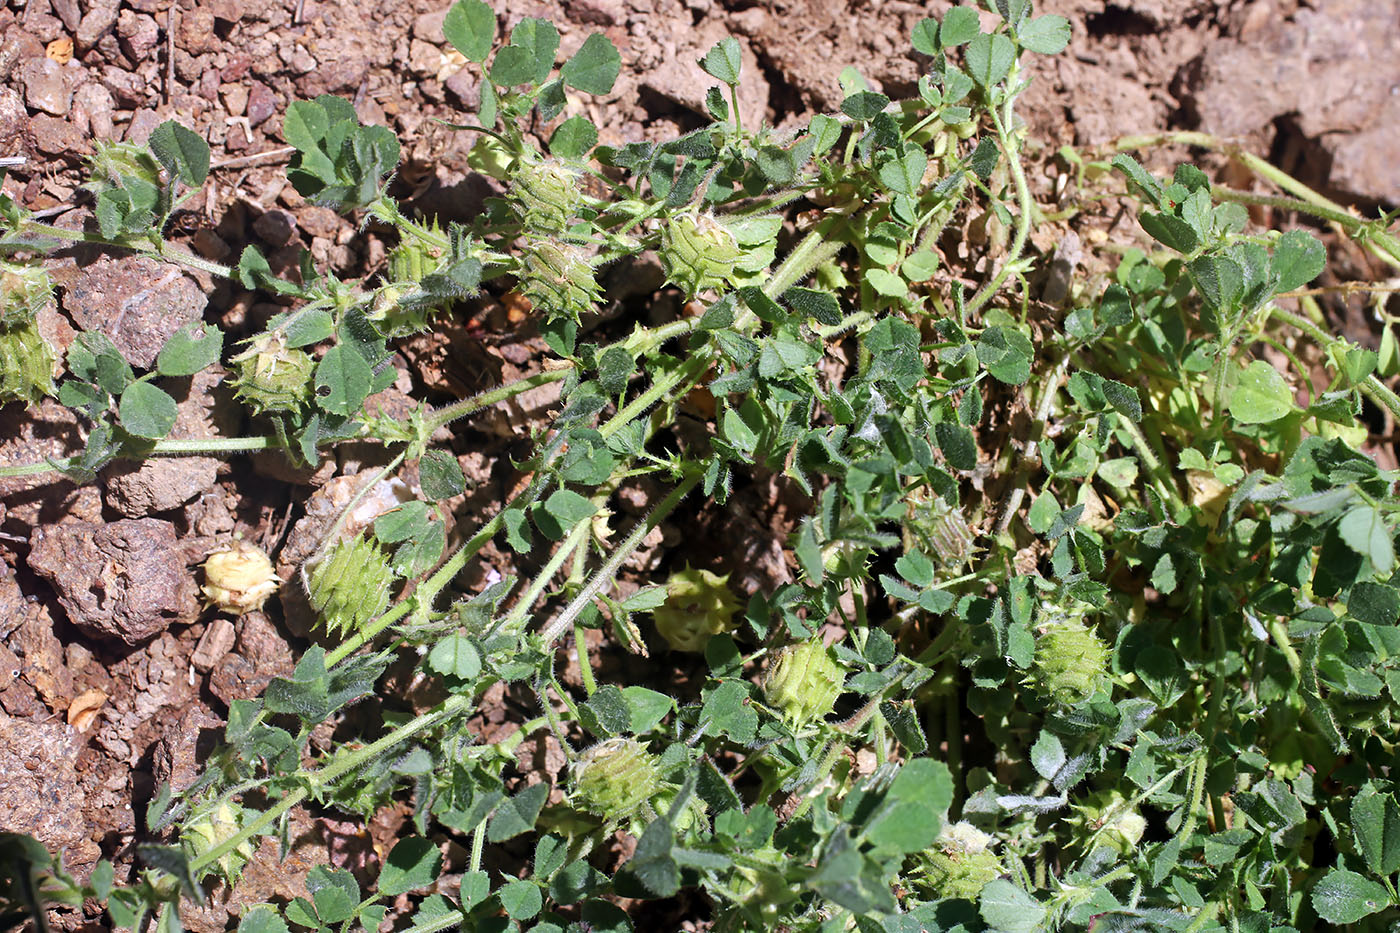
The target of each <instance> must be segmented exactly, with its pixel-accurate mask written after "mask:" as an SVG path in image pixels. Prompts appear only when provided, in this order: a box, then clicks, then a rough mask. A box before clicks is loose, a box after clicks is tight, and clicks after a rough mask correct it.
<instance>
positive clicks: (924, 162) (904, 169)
mask: <svg viewBox="0 0 1400 933" xmlns="http://www.w3.org/2000/svg"><path fill="white" fill-rule="evenodd" d="M926 168H928V154H927V153H925V152H924V150H923V149H921V148H919V147H918V146H910V147H908V148H906V149H905V150H904V154H903V155H901V156H899V157H898V158H894V159H891V160H889V161H888V162H886V163H885V164H884V165H882V166H880V170H879V173H878V174H879V176H880V183H881V184H883V185H884V186H885V187H886V188H888V189H889V190H891V191H893V192H894V193H895V194H903V195H907V196H909V197H911V198H912V197H914V196H916V195H917V194H918V193H919V188H920V187H921V186H922V184H923V180H924V170H925V169H926Z"/></svg>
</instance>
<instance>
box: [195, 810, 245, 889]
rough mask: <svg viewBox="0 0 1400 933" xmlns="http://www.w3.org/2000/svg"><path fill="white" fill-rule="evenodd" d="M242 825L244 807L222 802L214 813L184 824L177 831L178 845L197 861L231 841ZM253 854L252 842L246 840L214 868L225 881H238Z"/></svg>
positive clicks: (223, 857)
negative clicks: (181, 844) (215, 848)
mask: <svg viewBox="0 0 1400 933" xmlns="http://www.w3.org/2000/svg"><path fill="white" fill-rule="evenodd" d="M242 824H243V808H242V807H241V806H239V805H238V804H232V803H221V804H219V806H218V807H217V808H216V809H215V810H214V812H212V813H209V814H206V815H205V816H202V817H200V818H199V819H197V820H195V821H194V822H191V823H186V824H185V827H184V829H183V830H181V832H180V842H181V843H183V844H184V847H185V852H186V854H187V855H188V856H189V858H190V859H196V858H199V857H200V856H201V855H203V854H204V853H205V852H208V851H209V850H210V849H212V848H214V847H215V846H217V845H219V844H220V843H222V842H225V841H226V840H228V839H232V838H233V837H234V835H235V834H236V833H237V832H238V830H239V829H240V828H241V827H242ZM255 851H256V849H255V848H254V845H253V841H252V840H251V839H245V840H243V841H242V842H240V843H239V844H238V846H237V847H235V848H234V849H232V850H231V851H229V852H227V853H225V854H224V855H221V856H219V857H218V858H217V859H215V860H214V868H215V869H216V870H217V871H218V872H219V874H220V875H221V876H222V877H223V878H224V879H225V880H226V881H228V882H230V883H232V882H233V881H236V880H237V879H238V876H239V875H240V874H241V873H242V872H243V866H244V865H246V864H248V860H249V859H251V858H252V857H253V853H254V852H255Z"/></svg>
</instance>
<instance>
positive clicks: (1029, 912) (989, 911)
mask: <svg viewBox="0 0 1400 933" xmlns="http://www.w3.org/2000/svg"><path fill="white" fill-rule="evenodd" d="M978 909H979V910H980V912H981V914H982V919H983V920H985V921H987V925H988V926H989V927H991V928H992V929H994V930H1000V931H1002V933H1033V931H1035V930H1039V929H1041V924H1042V923H1043V922H1044V920H1045V905H1044V904H1042V903H1040V902H1039V901H1037V900H1036V899H1035V898H1034V897H1031V896H1030V895H1029V894H1027V893H1026V892H1025V891H1022V890H1021V889H1020V888H1018V887H1016V885H1014V884H1012V883H1011V882H1010V881H1003V880H1001V879H998V880H996V881H991V882H989V883H988V884H987V885H986V887H984V888H982V892H981V899H980V902H979V905H978Z"/></svg>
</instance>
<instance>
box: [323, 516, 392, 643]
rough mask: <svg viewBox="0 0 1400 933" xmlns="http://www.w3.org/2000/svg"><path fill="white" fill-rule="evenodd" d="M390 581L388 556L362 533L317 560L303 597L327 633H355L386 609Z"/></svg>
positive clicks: (331, 549) (335, 545)
mask: <svg viewBox="0 0 1400 933" xmlns="http://www.w3.org/2000/svg"><path fill="white" fill-rule="evenodd" d="M394 579H395V574H394V570H393V568H392V567H390V566H389V559H388V557H387V556H386V555H385V554H384V552H383V551H382V550H381V549H380V548H379V545H377V544H375V543H374V542H373V541H371V540H369V538H368V537H367V536H366V535H365V534H364V533H363V532H362V533H360V534H358V535H356V536H355V537H353V538H348V539H345V540H342V541H338V542H336V543H335V544H334V545H332V546H331V548H330V549H329V550H328V551H327V552H326V553H325V554H323V555H322V556H321V557H320V559H319V560H318V561H317V563H316V566H315V567H313V568H312V569H311V583H310V585H309V586H308V587H307V595H308V596H309V597H310V598H311V605H312V606H313V607H315V609H316V611H317V612H319V613H320V614H321V619H322V621H323V622H324V623H325V626H326V630H327V631H328V632H356V631H359V630H360V629H361V628H363V627H364V626H365V625H367V624H369V622H370V621H371V620H373V619H374V618H375V616H378V615H379V614H380V613H382V612H383V611H384V610H385V609H387V608H389V590H390V587H392V586H393V583H394Z"/></svg>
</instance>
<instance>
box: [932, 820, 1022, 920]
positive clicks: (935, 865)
mask: <svg viewBox="0 0 1400 933" xmlns="http://www.w3.org/2000/svg"><path fill="white" fill-rule="evenodd" d="M991 842H992V837H991V836H989V835H987V834H986V833H984V832H982V831H981V830H980V829H978V828H977V827H975V826H973V825H972V824H971V823H954V824H953V825H951V826H944V827H943V831H942V832H941V833H939V835H938V841H937V842H935V843H934V845H933V847H932V848H931V849H929V850H928V851H927V852H926V853H924V854H923V857H922V858H921V859H920V866H919V867H920V869H921V872H920V873H921V874H922V876H923V877H922V880H921V883H922V884H924V885H927V886H928V887H929V889H930V890H931V891H933V892H934V893H935V894H936V895H937V896H938V897H940V898H945V897H946V898H958V899H961V900H967V901H975V900H977V896H978V895H979V894H981V893H982V888H983V887H984V886H986V884H987V883H988V882H990V881H995V880H996V879H997V878H999V877H1001V874H1002V866H1001V860H1000V859H998V858H997V857H996V855H994V854H993V853H992V851H991V849H990V845H991Z"/></svg>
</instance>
